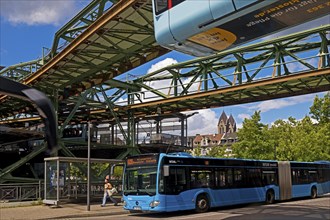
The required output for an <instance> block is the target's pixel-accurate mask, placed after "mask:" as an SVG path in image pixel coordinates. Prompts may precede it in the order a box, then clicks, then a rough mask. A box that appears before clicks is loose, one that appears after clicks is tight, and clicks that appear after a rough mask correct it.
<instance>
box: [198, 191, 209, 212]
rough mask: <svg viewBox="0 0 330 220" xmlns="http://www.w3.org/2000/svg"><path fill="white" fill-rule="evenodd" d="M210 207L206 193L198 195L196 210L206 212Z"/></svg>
mask: <svg viewBox="0 0 330 220" xmlns="http://www.w3.org/2000/svg"><path fill="white" fill-rule="evenodd" d="M209 208H210V205H209V200H208V199H207V196H206V195H199V196H198V197H197V200H196V212H199V213H202V212H207V211H208V210H209Z"/></svg>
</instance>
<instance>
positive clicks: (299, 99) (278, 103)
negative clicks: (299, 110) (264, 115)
mask: <svg viewBox="0 0 330 220" xmlns="http://www.w3.org/2000/svg"><path fill="white" fill-rule="evenodd" d="M314 97H315V95H314V94H309V95H303V96H295V97H290V98H285V99H274V100H268V101H264V102H261V103H259V104H258V105H253V106H249V107H248V109H250V110H254V111H255V110H257V111H261V112H267V111H270V110H273V109H281V108H285V107H288V106H292V105H296V104H299V103H304V102H310V101H313V100H314Z"/></svg>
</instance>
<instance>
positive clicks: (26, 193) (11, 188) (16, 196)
mask: <svg viewBox="0 0 330 220" xmlns="http://www.w3.org/2000/svg"><path fill="white" fill-rule="evenodd" d="M42 197H43V183H42V182H41V181H39V182H37V183H10V184H0V201H6V202H7V201H8V202H20V201H29V200H38V199H41V198H42Z"/></svg>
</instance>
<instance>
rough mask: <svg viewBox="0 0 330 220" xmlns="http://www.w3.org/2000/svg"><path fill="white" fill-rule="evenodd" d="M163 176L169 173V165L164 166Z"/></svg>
mask: <svg viewBox="0 0 330 220" xmlns="http://www.w3.org/2000/svg"><path fill="white" fill-rule="evenodd" d="M163 168H164V176H169V175H170V167H169V166H164V167H163Z"/></svg>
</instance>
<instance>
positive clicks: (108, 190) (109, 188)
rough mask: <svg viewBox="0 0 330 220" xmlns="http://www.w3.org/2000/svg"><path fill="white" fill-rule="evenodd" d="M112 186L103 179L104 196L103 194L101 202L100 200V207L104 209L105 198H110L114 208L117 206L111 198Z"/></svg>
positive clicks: (106, 179)
mask: <svg viewBox="0 0 330 220" xmlns="http://www.w3.org/2000/svg"><path fill="white" fill-rule="evenodd" d="M112 189H113V188H112V185H111V183H110V182H109V179H108V178H105V180H104V194H103V200H102V205H101V206H102V207H105V203H106V202H107V197H109V198H110V200H111V201H112V202H113V203H114V206H116V205H117V201H116V200H115V199H114V198H113V197H112V194H113V191H112Z"/></svg>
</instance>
